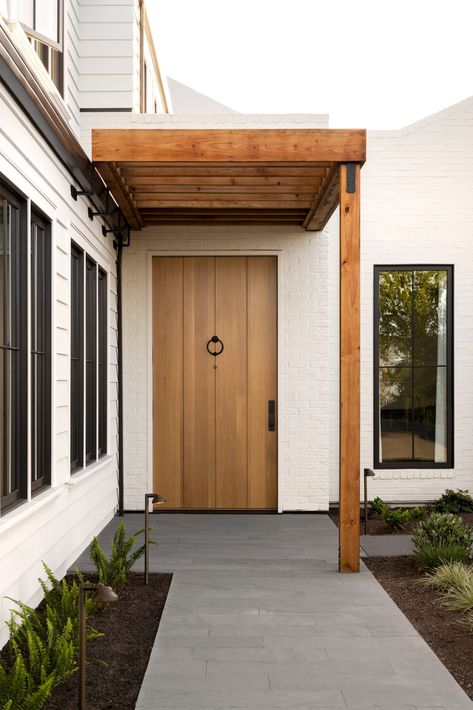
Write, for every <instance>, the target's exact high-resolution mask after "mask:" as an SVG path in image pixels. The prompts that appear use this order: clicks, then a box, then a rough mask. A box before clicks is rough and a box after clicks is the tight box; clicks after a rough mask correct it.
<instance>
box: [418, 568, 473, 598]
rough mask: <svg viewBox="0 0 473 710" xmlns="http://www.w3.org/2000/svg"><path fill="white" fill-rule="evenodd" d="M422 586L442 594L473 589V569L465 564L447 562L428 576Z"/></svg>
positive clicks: (423, 580)
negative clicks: (468, 588) (453, 590)
mask: <svg viewBox="0 0 473 710" xmlns="http://www.w3.org/2000/svg"><path fill="white" fill-rule="evenodd" d="M422 584H425V585H426V586H427V587H433V588H434V589H438V590H440V591H441V592H449V591H451V590H452V589H457V590H458V589H466V588H467V587H470V586H472V587H473V569H472V568H471V567H470V566H469V565H465V563H464V562H445V563H444V564H442V565H440V566H439V567H437V568H435V569H434V570H433V572H431V573H430V574H428V575H426V576H425V577H424V578H423V579H422Z"/></svg>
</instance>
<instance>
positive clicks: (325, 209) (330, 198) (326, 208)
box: [303, 163, 340, 232]
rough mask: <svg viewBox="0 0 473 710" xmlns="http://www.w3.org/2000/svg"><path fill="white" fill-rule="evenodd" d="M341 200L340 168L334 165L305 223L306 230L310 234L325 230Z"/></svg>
mask: <svg viewBox="0 0 473 710" xmlns="http://www.w3.org/2000/svg"><path fill="white" fill-rule="evenodd" d="M339 198H340V168H339V165H338V163H334V164H333V165H332V167H331V168H330V170H329V171H328V173H327V177H326V178H325V180H324V182H323V183H322V187H321V188H320V190H319V192H318V193H317V195H316V196H315V199H314V202H313V205H312V207H311V209H310V210H309V213H308V215H307V217H306V219H305V221H304V225H303V226H304V228H305V229H306V230H307V231H308V232H320V231H322V229H324V227H325V225H326V224H327V222H328V221H329V219H330V217H331V216H332V214H333V213H334V212H335V209H336V208H337V206H338V202H339Z"/></svg>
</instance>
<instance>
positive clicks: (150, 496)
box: [145, 493, 167, 584]
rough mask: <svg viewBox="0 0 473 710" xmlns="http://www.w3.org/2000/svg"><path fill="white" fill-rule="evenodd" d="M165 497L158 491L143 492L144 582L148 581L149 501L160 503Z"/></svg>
mask: <svg viewBox="0 0 473 710" xmlns="http://www.w3.org/2000/svg"><path fill="white" fill-rule="evenodd" d="M166 500H167V499H166V498H165V497H164V496H161V495H159V493H146V494H145V584H148V581H149V502H150V501H151V503H152V505H153V506H154V505H162V504H163V503H166Z"/></svg>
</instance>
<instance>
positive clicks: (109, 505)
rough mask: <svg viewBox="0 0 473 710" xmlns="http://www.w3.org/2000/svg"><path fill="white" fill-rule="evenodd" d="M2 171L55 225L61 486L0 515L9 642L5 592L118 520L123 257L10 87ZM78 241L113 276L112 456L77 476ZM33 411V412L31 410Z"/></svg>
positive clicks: (17, 593)
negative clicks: (74, 347) (72, 458)
mask: <svg viewBox="0 0 473 710" xmlns="http://www.w3.org/2000/svg"><path fill="white" fill-rule="evenodd" d="M0 115H1V116H2V120H1V122H0V176H3V177H5V178H7V179H8V180H9V181H10V182H11V183H12V184H13V185H15V186H16V187H17V188H18V190H20V191H21V192H22V193H24V194H25V195H26V196H27V197H28V198H30V199H31V200H32V201H33V203H34V204H35V205H36V206H37V207H39V208H40V209H41V210H42V211H43V212H44V213H45V214H46V215H47V216H48V217H49V218H50V220H51V224H52V228H51V231H52V260H53V261H52V274H53V283H52V296H53V328H52V333H53V357H52V440H51V445H52V482H51V487H50V488H49V489H47V490H45V491H44V492H43V493H41V494H40V495H38V496H36V497H35V498H33V499H32V500H30V501H28V502H25V503H23V504H22V505H20V506H19V507H17V508H16V509H15V510H13V511H11V512H9V513H6V514H5V515H3V516H1V517H0V569H1V570H2V572H1V575H0V645H1V644H2V643H3V642H4V641H5V640H6V628H5V626H4V623H3V622H4V620H5V618H6V615H7V609H8V606H9V602H8V601H7V600H6V599H5V596H11V597H14V598H19V599H21V600H22V601H24V602H27V603H35V602H36V601H38V599H39V591H38V583H37V578H38V576H40V575H41V573H42V567H41V560H44V561H45V562H46V563H47V564H49V565H50V566H51V567H52V569H53V570H54V571H55V572H56V573H57V574H58V575H60V576H61V575H62V574H63V573H64V572H65V570H66V569H67V567H68V565H70V564H71V563H72V562H73V561H74V559H75V558H76V557H77V555H78V554H79V553H80V552H81V551H82V550H83V549H84V548H85V546H86V545H87V544H88V543H89V542H90V539H91V537H92V535H93V534H94V533H96V532H97V531H99V530H100V529H101V528H102V527H103V526H104V524H105V523H106V522H107V521H108V520H109V519H110V518H111V517H112V516H113V513H114V510H115V507H116V503H117V384H116V383H117V368H116V363H117V349H116V344H117V315H116V272H115V259H116V254H115V251H114V250H113V248H112V244H111V239H110V238H108V239H104V238H103V237H102V235H101V231H100V228H101V225H100V223H99V221H97V220H94V222H91V221H90V220H89V218H88V216H87V203H86V202H85V201H84V200H82V199H81V198H79V201H78V202H77V203H76V202H74V201H73V200H72V198H71V196H70V184H71V179H70V177H69V174H68V173H67V172H66V170H65V169H64V168H63V167H62V166H61V165H60V164H58V161H57V159H55V158H54V156H53V155H52V153H51V151H50V149H49V148H48V147H47V145H46V144H45V142H44V141H43V140H41V139H40V138H39V137H38V136H37V134H36V132H35V130H34V129H33V128H32V126H31V125H30V124H29V123H28V121H27V119H26V118H25V117H24V116H23V114H22V113H21V111H20V110H19V109H18V108H17V107H16V105H15V103H14V102H13V100H12V99H11V97H10V96H9V94H7V92H6V91H4V89H3V88H2V87H1V86H0ZM71 239H73V240H74V241H76V242H77V243H78V244H79V245H80V246H81V247H83V248H84V249H85V250H86V251H87V252H88V253H89V254H90V255H91V256H92V257H93V258H94V259H95V260H96V261H97V262H98V263H99V264H100V265H101V266H102V267H103V268H104V269H105V270H106V271H107V272H108V283H109V314H108V315H109V329H108V336H109V337H108V342H109V402H108V405H109V408H108V412H109V417H108V455H107V456H106V457H104V459H102V460H101V461H100V462H99V463H97V464H94V465H93V466H91V467H89V468H87V469H86V470H85V471H84V472H79V473H76V474H75V475H74V476H73V477H71V476H70V465H69V427H70V410H69V400H70V383H69V357H70V335H69V318H70V315H69V294H70V284H69V276H70V244H71ZM23 414H24V416H26V413H23Z"/></svg>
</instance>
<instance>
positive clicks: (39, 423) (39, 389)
mask: <svg viewBox="0 0 473 710" xmlns="http://www.w3.org/2000/svg"><path fill="white" fill-rule="evenodd" d="M50 254H51V247H50V235H49V225H48V224H47V223H46V222H44V221H43V220H42V219H40V218H39V217H38V216H37V215H35V214H34V213H33V215H32V219H31V314H30V318H31V490H32V492H33V493H34V492H35V491H37V490H38V489H40V488H41V487H42V486H44V485H46V484H48V483H49V482H50V473H51V471H50V468H51V347H50V342H51V270H50V258H51V257H50Z"/></svg>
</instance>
